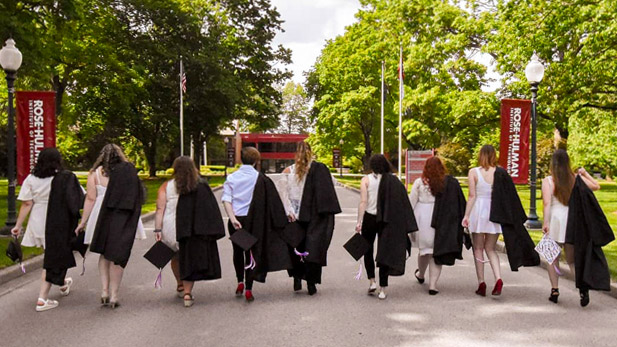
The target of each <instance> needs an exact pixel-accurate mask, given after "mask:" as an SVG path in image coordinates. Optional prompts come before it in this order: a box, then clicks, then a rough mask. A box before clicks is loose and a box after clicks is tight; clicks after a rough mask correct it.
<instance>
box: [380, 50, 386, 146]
mask: <svg viewBox="0 0 617 347" xmlns="http://www.w3.org/2000/svg"><path fill="white" fill-rule="evenodd" d="M385 70H386V62H385V61H383V60H382V61H381V154H384V144H383V134H384V126H383V116H384V103H385V100H384V97H385V95H384V89H385V88H384V73H385Z"/></svg>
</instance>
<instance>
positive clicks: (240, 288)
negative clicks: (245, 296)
mask: <svg viewBox="0 0 617 347" xmlns="http://www.w3.org/2000/svg"><path fill="white" fill-rule="evenodd" d="M242 292H244V283H238V288H236V296H242Z"/></svg>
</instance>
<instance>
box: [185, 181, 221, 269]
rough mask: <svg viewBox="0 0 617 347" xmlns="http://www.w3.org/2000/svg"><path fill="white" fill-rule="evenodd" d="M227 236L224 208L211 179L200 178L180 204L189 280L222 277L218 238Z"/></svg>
mask: <svg viewBox="0 0 617 347" xmlns="http://www.w3.org/2000/svg"><path fill="white" fill-rule="evenodd" d="M224 236H225V226H224V224H223V217H222V216H221V210H220V209H219V205H218V202H217V201H216V198H215V197H214V193H212V189H210V186H209V185H208V183H207V182H205V181H200V182H199V184H198V185H197V189H195V190H194V191H192V192H190V193H188V194H182V195H180V197H179V198H178V205H177V206H176V240H177V241H178V243H179V246H180V247H179V248H180V249H179V251H178V259H179V261H180V278H181V279H183V280H185V281H205V280H214V279H218V278H221V261H220V258H219V250H218V247H217V245H216V241H217V240H219V239H221V238H223V237H224Z"/></svg>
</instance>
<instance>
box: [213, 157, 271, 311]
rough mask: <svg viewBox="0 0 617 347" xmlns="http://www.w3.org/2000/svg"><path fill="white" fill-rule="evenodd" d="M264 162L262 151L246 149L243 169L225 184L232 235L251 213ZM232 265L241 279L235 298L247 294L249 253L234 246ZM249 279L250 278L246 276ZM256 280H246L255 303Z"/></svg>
mask: <svg viewBox="0 0 617 347" xmlns="http://www.w3.org/2000/svg"><path fill="white" fill-rule="evenodd" d="M260 159H261V155H260V154H259V151H258V150H257V149H256V148H255V147H244V148H243V149H242V153H241V160H242V166H240V168H239V169H238V171H236V172H234V173H232V174H231V175H229V176H227V180H226V181H225V183H224V184H223V197H222V198H221V200H222V201H223V206H225V212H227V216H228V217H229V223H228V224H227V229H228V230H229V234H230V235H232V234H233V233H234V232H235V231H236V230H237V229H240V228H242V225H243V224H244V223H245V221H246V216H247V215H248V213H249V207H250V206H251V201H252V200H253V191H254V190H255V183H256V182H257V178H258V177H259V172H258V171H257V170H255V165H256V164H257V163H258V162H259V160H260ZM232 245H233V262H234V269H235V270H236V278H237V279H238V287H237V288H236V295H237V296H240V295H242V293H243V291H244V280H245V270H244V266H245V264H246V262H247V261H248V260H249V259H250V255H249V252H245V251H244V250H243V249H242V248H241V247H240V246H238V245H236V244H233V243H232ZM246 277H248V276H246ZM252 289H253V280H252V279H251V278H246V294H245V296H246V300H247V301H253V300H254V298H253V294H252Z"/></svg>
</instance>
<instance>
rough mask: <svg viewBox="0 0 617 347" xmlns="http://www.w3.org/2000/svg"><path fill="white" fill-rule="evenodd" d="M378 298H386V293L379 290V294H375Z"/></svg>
mask: <svg viewBox="0 0 617 347" xmlns="http://www.w3.org/2000/svg"><path fill="white" fill-rule="evenodd" d="M377 297H378V298H379V300H386V298H387V297H388V295H386V292H385V291H383V290H382V291H380V292H379V296H377Z"/></svg>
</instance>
